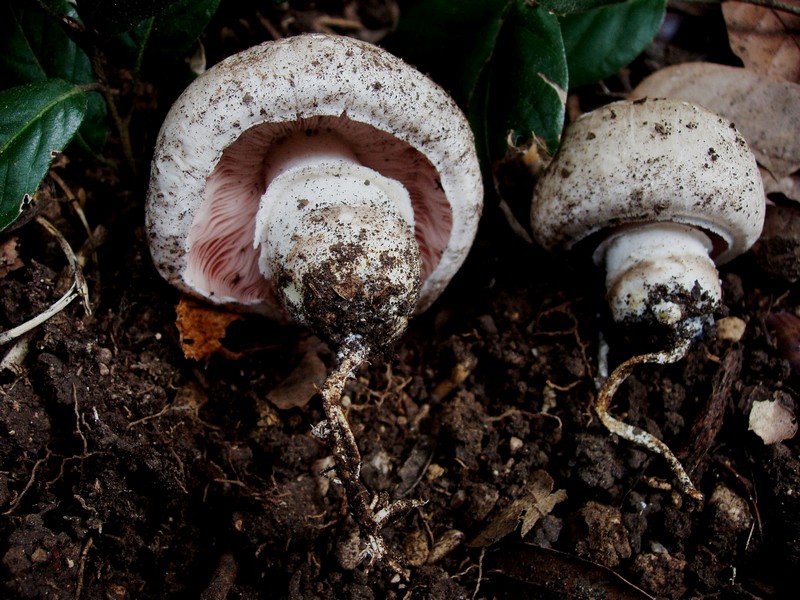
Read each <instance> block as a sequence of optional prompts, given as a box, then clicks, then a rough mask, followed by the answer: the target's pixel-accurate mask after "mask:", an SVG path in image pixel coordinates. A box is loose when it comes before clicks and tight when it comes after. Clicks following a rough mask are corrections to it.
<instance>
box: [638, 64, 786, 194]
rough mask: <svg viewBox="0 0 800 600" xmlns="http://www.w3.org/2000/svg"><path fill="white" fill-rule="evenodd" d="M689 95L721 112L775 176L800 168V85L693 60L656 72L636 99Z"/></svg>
mask: <svg viewBox="0 0 800 600" xmlns="http://www.w3.org/2000/svg"><path fill="white" fill-rule="evenodd" d="M645 96H650V97H652V98H655V97H661V98H675V99H678V100H686V101H687V102H693V103H695V104H699V105H701V106H705V107H706V108H707V109H708V110H710V111H712V112H715V113H717V114H719V115H722V116H723V117H725V118H726V119H728V120H729V121H731V122H732V123H734V124H735V125H736V127H737V129H739V131H740V132H741V134H742V135H743V136H744V138H745V139H746V140H747V143H748V144H749V145H750V148H751V149H752V150H753V153H754V154H755V155H756V160H758V163H759V164H760V165H761V166H763V167H764V168H766V169H767V170H769V171H770V173H772V175H773V176H774V177H775V179H776V180H781V179H784V178H785V177H788V176H789V175H791V174H792V173H794V172H795V171H797V170H798V169H800V135H798V131H800V85H798V84H795V83H790V82H788V81H783V80H781V79H774V78H772V77H767V76H765V75H759V74H758V73H753V72H752V71H748V70H747V69H742V68H738V67H728V66H725V65H718V64H714V63H704V62H694V63H683V64H680V65H674V66H671V67H667V68H665V69H661V70H660V71H656V72H655V73H653V74H652V75H650V76H649V77H647V78H646V79H645V80H644V81H642V82H641V83H640V84H639V85H638V86H637V87H636V89H634V90H633V92H632V93H631V97H632V98H643V97H645Z"/></svg>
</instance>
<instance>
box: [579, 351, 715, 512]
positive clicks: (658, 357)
mask: <svg viewBox="0 0 800 600" xmlns="http://www.w3.org/2000/svg"><path fill="white" fill-rule="evenodd" d="M691 344H692V340H691V339H685V340H683V341H682V342H681V343H679V344H678V345H676V346H674V347H673V348H671V349H670V350H664V351H661V352H651V353H647V354H640V355H638V356H634V357H632V358H629V359H628V360H626V361H625V362H624V363H622V364H621V365H619V366H618V367H617V368H616V369H614V371H613V372H612V373H611V375H610V376H609V377H608V379H607V380H606V382H605V384H604V385H603V387H602V388H601V389H600V392H599V393H598V394H597V399H596V400H595V403H594V410H595V412H596V413H597V416H598V418H599V419H600V421H601V422H602V423H603V425H605V426H606V428H607V429H608V430H609V431H610V432H611V433H615V434H617V435H618V436H619V437H621V438H623V439H625V440H628V441H629V442H632V443H634V444H637V445H639V446H642V447H643V448H646V449H647V450H650V451H651V452H655V453H656V454H659V455H661V456H663V457H664V459H665V460H666V461H667V463H668V464H669V467H670V468H671V469H672V472H673V473H674V474H675V476H676V477H677V479H678V486H679V487H680V489H681V491H682V492H683V493H684V494H686V495H687V496H689V497H691V498H692V499H694V500H696V501H698V502H702V501H703V494H702V493H701V492H700V491H699V490H698V489H697V488H696V487H695V486H694V485H693V484H692V480H691V479H690V478H689V475H688V474H687V473H686V470H685V469H684V468H683V465H682V464H681V463H680V461H679V460H678V459H677V458H676V456H675V455H674V454H673V453H672V451H671V450H670V449H669V446H667V445H666V444H665V443H664V442H662V441H661V440H660V439H658V438H657V437H655V436H654V435H653V434H651V433H648V432H647V431H644V430H643V429H639V428H638V427H635V426H633V425H629V424H628V423H624V422H623V421H620V420H618V419H616V418H614V417H612V416H611V415H610V414H609V413H608V409H609V406H610V405H611V400H612V399H613V397H614V394H615V393H616V392H617V390H618V389H619V387H620V386H621V385H622V384H623V382H624V381H625V380H626V379H627V378H628V376H629V375H630V374H631V373H632V372H633V368H634V367H635V366H636V365H639V364H643V363H656V364H660V365H664V364H670V363H674V362H677V361H679V360H681V359H682V358H683V357H684V356H686V353H687V352H688V351H689V348H690V346H691Z"/></svg>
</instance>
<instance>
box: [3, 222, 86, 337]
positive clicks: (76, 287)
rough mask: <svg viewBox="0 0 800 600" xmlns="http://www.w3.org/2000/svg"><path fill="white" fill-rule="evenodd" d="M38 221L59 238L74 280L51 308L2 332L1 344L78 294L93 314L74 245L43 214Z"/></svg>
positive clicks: (31, 326) (24, 332)
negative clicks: (73, 248)
mask: <svg viewBox="0 0 800 600" xmlns="http://www.w3.org/2000/svg"><path fill="white" fill-rule="evenodd" d="M36 221H37V222H38V223H39V224H40V225H41V226H42V227H44V228H45V229H46V230H47V232H48V233H50V234H51V235H52V236H53V237H55V238H56V240H58V243H59V245H60V246H61V249H62V250H63V251H64V254H65V255H66V257H67V261H68V263H69V266H70V270H71V271H72V277H73V282H72V285H71V286H70V287H69V289H68V290H67V291H66V292H65V293H64V295H63V296H61V298H59V299H58V300H56V301H55V302H54V303H53V304H52V305H51V306H50V308H48V309H47V310H45V311H44V312H42V313H40V314H38V315H36V316H35V317H33V318H32V319H30V320H29V321H26V322H25V323H23V324H22V325H17V326H16V327H14V328H12V329H9V330H8V331H5V332H2V333H0V346H2V345H4V344H7V343H8V342H11V341H13V340H15V339H17V338H18V337H20V336H21V335H24V334H26V333H28V332H29V331H31V330H33V329H35V328H36V327H38V326H39V325H41V324H42V323H44V322H45V321H47V320H48V319H50V318H51V317H54V316H55V315H57V314H58V313H60V312H61V311H62V310H64V309H65V308H66V307H67V306H68V305H69V303H70V302H72V301H73V300H74V299H75V298H77V297H78V296H80V297H81V299H82V300H83V308H84V310H85V311H86V314H87V315H91V314H92V307H91V305H90V304H89V290H88V286H87V285H86V279H85V278H84V276H83V270H82V269H81V266H80V263H79V262H78V259H77V257H76V256H75V253H74V252H73V251H72V247H71V246H70V245H69V242H67V240H66V239H65V238H64V236H63V235H61V232H60V231H59V230H58V229H56V227H55V226H54V225H53V224H52V223H50V221H48V220H47V219H45V218H44V217H42V216H41V215H40V216H38V217H36Z"/></svg>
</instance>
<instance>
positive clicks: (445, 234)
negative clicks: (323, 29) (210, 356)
mask: <svg viewBox="0 0 800 600" xmlns="http://www.w3.org/2000/svg"><path fill="white" fill-rule="evenodd" d="M482 200H483V189H482V184H481V178H480V170H479V167H478V162H477V157H476V153H475V149H474V141H473V137H472V133H471V131H470V128H469V125H468V123H467V121H466V119H465V117H464V116H463V114H462V113H461V112H460V110H459V109H458V108H457V107H456V105H455V103H454V102H453V101H452V99H450V98H449V97H448V96H447V94H446V93H445V92H444V91H443V90H442V89H441V88H439V87H438V86H437V85H436V84H434V83H433V82H432V81H431V80H429V79H428V78H426V77H425V76H423V75H422V74H420V73H419V72H418V71H416V70H414V69H413V68H411V67H409V66H408V65H406V64H405V63H403V62H402V61H401V60H399V59H398V58H396V57H394V56H392V55H390V54H389V53H387V52H385V51H383V50H381V49H380V48H378V47H376V46H374V45H371V44H368V43H364V42H360V41H357V40H353V39H350V38H345V37H340V36H331V35H303V36H297V37H294V38H288V39H285V40H281V41H278V42H268V43H265V44H262V45H260V46H256V47H254V48H251V49H249V50H246V51H244V52H241V53H239V54H237V55H234V56H231V57H230V58H228V59H226V60H224V61H222V62H221V63H219V64H218V65H216V66H214V67H213V68H211V69H210V70H209V71H207V72H206V73H204V74H203V75H202V76H200V77H199V78H198V79H197V80H195V81H194V82H193V83H192V84H191V85H190V86H189V87H188V88H187V89H186V90H185V91H184V93H183V94H182V95H181V96H180V97H179V98H178V100H177V101H176V102H175V104H174V105H173V107H172V109H171V110H170V112H169V114H168V115H167V118H166V119H165V121H164V125H163V127H162V129H161V132H160V134H159V138H158V141H157V144H156V149H155V153H154V158H153V166H152V171H151V181H150V189H149V192H148V199H147V213H146V215H147V227H148V233H149V237H150V249H151V254H152V256H153V260H154V262H155V264H156V266H157V268H158V269H159V271H160V273H161V274H162V275H163V276H164V277H165V278H166V279H167V280H168V281H169V282H170V283H172V284H173V285H175V286H177V287H178V288H180V289H181V290H182V291H184V292H186V293H189V294H192V295H194V296H197V297H200V298H202V299H204V300H207V301H209V302H212V303H216V304H220V305H224V306H228V307H233V308H236V309H239V310H247V311H252V312H257V313H261V314H263V315H266V316H268V317H270V318H273V319H276V320H278V321H283V322H289V321H294V322H298V323H301V324H303V325H306V326H308V327H309V328H310V329H311V330H312V331H314V332H315V333H316V334H318V335H319V336H320V337H322V338H323V339H324V340H326V341H327V342H328V343H329V344H330V345H331V346H332V347H333V349H334V350H335V351H336V354H337V365H336V367H335V369H334V371H333V373H332V374H331V375H330V376H329V378H328V380H327V381H326V383H325V384H324V385H323V387H322V389H321V390H320V395H321V396H322V401H323V407H324V409H325V413H326V421H325V422H324V423H322V424H320V425H319V426H318V427H316V428H315V432H316V433H318V434H319V435H321V436H324V437H325V439H326V440H327V441H328V443H329V446H330V447H331V450H332V453H333V455H334V458H335V460H336V466H337V471H338V474H339V479H340V480H341V482H342V484H343V485H344V487H345V491H346V493H347V495H348V499H349V500H350V508H351V511H352V512H353V514H354V515H355V517H356V518H357V520H358V521H359V524H360V526H361V527H362V530H364V532H365V534H366V536H367V541H368V546H367V548H366V550H365V555H369V554H371V555H372V556H373V557H381V556H388V554H387V552H388V551H387V549H386V548H385V545H384V543H383V539H382V537H381V535H380V529H381V528H382V527H383V526H384V525H385V524H386V522H387V521H388V520H389V519H390V518H391V517H393V516H394V515H396V514H399V513H400V512H402V511H403V510H407V509H408V508H410V507H411V506H413V505H414V503H413V502H411V501H397V502H394V503H392V504H388V505H387V504H385V503H383V504H380V503H378V504H375V503H372V502H370V500H369V495H368V494H366V493H365V492H366V490H365V489H364V486H363V484H362V483H361V482H360V478H359V475H360V467H361V460H360V455H359V452H358V447H357V444H356V440H355V438H354V436H353V434H352V432H351V430H350V427H349V425H348V423H347V419H346V417H345V414H344V412H343V410H342V408H341V406H340V398H341V394H342V390H343V388H344V385H345V382H346V380H347V378H348V377H349V376H350V375H351V374H352V372H353V371H354V370H355V369H357V368H358V367H359V366H360V364H361V363H362V362H363V361H364V360H365V359H366V358H367V357H368V356H369V355H370V354H371V353H373V352H376V351H381V350H383V349H385V348H387V347H388V346H389V345H391V344H392V343H393V342H395V341H396V340H397V339H398V338H399V337H400V335H402V333H403V332H404V331H405V329H406V326H407V323H408V319H409V317H411V316H412V315H413V314H414V313H418V312H421V311H423V310H425V309H426V308H427V307H428V306H430V304H431V303H432V302H433V301H434V300H435V299H436V298H437V297H438V296H439V294H440V293H441V292H442V290H443V289H444V287H445V286H446V285H447V283H448V282H449V280H450V279H451V278H452V276H453V274H454V273H455V272H456V271H457V269H458V268H459V267H460V266H461V264H462V263H463V261H464V259H465V258H466V254H467V252H468V250H469V248H470V246H471V244H472V240H473V238H474V236H475V232H476V229H477V223H478V220H479V218H480V213H481V207H482ZM389 554H391V553H389ZM392 560H394V559H392Z"/></svg>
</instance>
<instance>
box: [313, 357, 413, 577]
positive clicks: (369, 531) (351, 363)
mask: <svg viewBox="0 0 800 600" xmlns="http://www.w3.org/2000/svg"><path fill="white" fill-rule="evenodd" d="M368 354H369V351H368V348H367V346H365V345H363V344H358V343H355V344H353V345H349V346H347V347H346V348H344V349H343V350H341V351H340V352H339V354H338V356H337V359H338V364H337V366H336V367H335V368H334V370H333V372H332V373H331V374H330V375H329V376H328V379H327V380H326V381H325V383H324V385H323V386H322V388H321V389H320V395H321V396H322V407H323V409H324V411H325V417H326V421H325V422H324V423H321V424H320V425H318V426H317V427H316V428H315V431H314V432H315V434H316V435H318V436H319V437H322V438H323V439H325V441H326V442H327V444H328V447H329V448H330V450H331V454H332V455H333V459H334V461H335V462H336V470H337V473H338V475H339V480H340V481H341V484H342V486H343V487H344V491H345V495H346V498H347V500H348V502H349V503H350V507H349V508H350V512H351V513H352V514H353V516H354V517H355V518H356V521H357V522H358V525H359V527H360V528H361V531H362V533H363V535H364V537H365V541H366V547H365V549H364V551H363V553H362V556H361V559H362V560H363V559H369V560H370V561H375V560H379V561H383V562H384V563H385V564H386V565H387V566H388V567H389V568H391V569H392V570H394V571H396V572H398V573H405V568H404V567H403V562H402V560H401V559H400V558H399V557H398V556H397V555H396V554H395V553H394V551H392V550H391V549H390V548H388V547H387V546H386V543H385V541H384V539H383V536H382V535H381V529H382V528H383V527H384V526H386V525H387V524H388V523H389V522H390V521H392V520H393V519H395V518H397V517H399V516H401V515H404V514H406V513H407V512H408V511H410V510H411V509H413V508H415V507H417V506H421V505H422V504H424V502H422V501H418V500H396V501H394V502H388V500H387V499H385V498H381V497H380V496H373V495H372V494H371V493H370V492H369V490H368V489H367V488H366V486H365V485H364V484H363V482H362V481H361V478H360V475H361V453H360V452H359V450H358V444H357V443H356V438H355V436H354V435H353V430H352V429H351V428H350V423H349V422H348V420H347V416H346V415H345V414H344V411H343V410H342V393H343V391H344V386H345V384H346V382H347V379H348V378H349V377H350V376H352V374H353V372H354V371H355V370H356V369H357V368H358V367H359V366H360V365H361V364H362V363H363V362H364V360H365V359H366V357H367V356H368Z"/></svg>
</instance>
